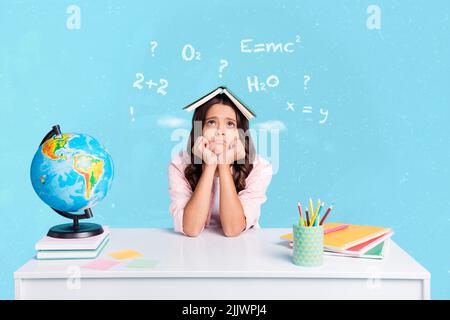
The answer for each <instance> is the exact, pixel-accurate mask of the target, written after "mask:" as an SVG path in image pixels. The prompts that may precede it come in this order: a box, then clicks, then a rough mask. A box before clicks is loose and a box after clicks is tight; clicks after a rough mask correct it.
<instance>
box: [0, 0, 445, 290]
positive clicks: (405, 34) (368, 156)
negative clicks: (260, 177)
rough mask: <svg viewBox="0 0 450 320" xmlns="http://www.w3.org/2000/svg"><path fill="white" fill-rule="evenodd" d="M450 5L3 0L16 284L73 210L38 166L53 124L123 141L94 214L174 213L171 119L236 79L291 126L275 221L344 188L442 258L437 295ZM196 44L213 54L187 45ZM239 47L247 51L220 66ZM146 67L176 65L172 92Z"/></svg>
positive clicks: (265, 214)
mask: <svg viewBox="0 0 450 320" xmlns="http://www.w3.org/2000/svg"><path fill="white" fill-rule="evenodd" d="M70 4H75V5H77V6H79V8H80V9H81V28H80V29H75V30H70V29H68V28H67V26H66V21H67V19H68V17H69V16H70V15H71V14H69V13H67V12H66V10H67V7H68V6H69V5H70ZM371 4H376V5H379V7H380V8H381V29H380V30H370V29H368V28H367V26H366V21H367V19H368V17H369V14H367V12H366V10H367V7H368V6H369V5H371ZM449 9H450V2H449V1H433V2H432V3H431V2H429V1H414V2H411V1H380V0H377V1H340V2H339V4H337V3H334V2H331V1H296V2H295V3H294V2H293V1H285V2H284V3H282V2H280V3H277V4H275V3H273V1H270V2H269V1H267V2H264V1H247V2H243V1H230V0H229V1H226V2H225V1H224V2H219V1H204V2H199V1H189V2H182V1H177V2H175V1H163V2H161V1H159V2H156V1H154V2H149V1H95V2H94V1H76V2H69V1H8V0H1V2H0V42H1V44H0V107H1V110H0V117H1V120H2V121H1V125H0V137H1V138H0V152H1V154H0V156H1V159H0V168H1V170H2V172H1V179H0V214H1V216H0V226H1V229H0V230H1V231H0V261H1V263H0V298H3V299H10V298H13V297H14V294H13V292H14V290H13V272H14V271H15V270H16V269H17V268H19V267H20V266H21V265H22V264H23V263H25V262H26V261H27V260H28V259H29V258H31V257H32V256H33V255H34V244H35V242H36V241H37V240H38V239H40V238H41V237H42V236H43V235H44V234H45V233H46V232H47V230H48V229H49V227H50V226H52V225H55V224H59V223H64V222H66V221H64V219H63V218H62V217H59V216H58V215H56V214H54V213H52V211H51V210H50V209H49V208H48V207H46V205H45V204H44V203H43V202H41V201H40V200H39V198H38V197H37V195H36V194H35V193H34V191H33V189H32V186H31V182H30V178H29V168H30V164H31V160H32V158H33V155H34V153H35V151H36V150H37V147H38V145H39V142H40V140H41V139H42V137H43V136H44V135H45V134H46V133H47V131H48V130H50V128H51V126H52V125H54V124H60V125H61V128H62V130H63V131H64V132H68V133H69V132H84V133H86V134H90V135H92V136H93V137H95V138H97V139H98V140H99V141H100V142H101V143H102V144H103V145H104V146H105V147H107V149H108V150H109V152H110V153H111V155H112V157H113V160H114V164H115V181H114V182H113V186H112V189H111V191H110V193H109V195H108V196H107V198H106V199H105V200H104V201H103V202H101V203H100V204H98V205H97V206H96V207H95V208H94V209H93V212H94V219H93V222H97V223H101V224H107V225H109V226H111V227H171V226H172V220H171V217H170V215H169V212H168V205H169V197H168V191H167V164H168V162H169V160H170V157H171V152H172V150H173V148H174V146H176V145H177V144H179V143H180V141H174V139H172V138H171V135H172V133H173V132H174V131H175V130H176V129H177V128H182V129H183V130H189V129H190V127H189V121H190V118H191V116H192V114H190V113H187V112H185V111H182V110H181V108H182V107H183V106H185V105H186V104H188V103H190V102H191V101H193V100H195V99H196V98H198V97H199V96H201V95H203V94H205V93H206V92H208V91H210V90H211V89H212V88H214V87H215V86H217V85H219V84H222V83H224V84H226V85H228V86H229V87H230V88H231V89H232V90H233V91H234V92H235V93H236V94H238V96H240V97H241V98H242V99H243V100H244V101H245V102H246V103H247V104H248V105H249V106H250V107H251V108H252V109H253V110H254V111H255V113H256V114H257V118H255V119H254V120H252V122H251V126H252V127H254V128H257V127H258V126H261V125H264V124H265V123H266V124H267V123H268V122H269V121H279V122H278V124H282V126H283V127H284V129H283V130H282V131H281V132H280V136H279V137H280V141H279V145H280V150H279V167H278V170H277V172H276V174H275V175H274V176H273V180H272V183H271V185H270V188H269V191H268V200H267V203H266V204H265V205H264V207H263V211H262V216H261V220H260V223H261V225H262V227H290V226H291V224H292V222H293V221H295V220H297V211H296V202H297V201H298V200H300V201H303V202H306V200H307V199H308V198H309V197H312V198H313V199H317V198H319V197H320V198H321V199H322V200H323V201H324V202H326V203H327V202H328V203H330V202H334V203H335V209H334V210H333V212H332V213H333V219H334V220H340V221H345V222H350V223H359V224H373V225H383V226H390V227H392V228H393V229H394V231H395V235H394V238H393V239H394V240H395V241H396V242H397V243H398V244H399V245H400V246H401V247H403V248H404V249H405V250H406V251H408V252H409V253H410V254H411V255H412V256H413V257H414V258H415V259H416V260H417V261H419V262H420V263H421V264H422V265H423V266H424V267H425V268H427V269H428V270H429V271H430V272H431V275H432V279H431V290H432V298H441V299H442V298H447V299H448V298H450V255H449V250H448V246H449V244H450V241H449V240H450V236H449V231H450V230H449V224H450V218H449V214H448V208H449V207H450V197H449V191H450V172H449V166H448V164H449V162H450V140H449V133H450V129H449V124H448V119H449V115H450V90H449V88H450V86H449V85H450V20H449V12H450V10H449ZM297 35H300V36H301V42H300V43H296V45H295V46H294V47H295V50H294V52H293V53H287V52H285V53H279V52H277V53H274V52H262V53H243V52H241V49H240V43H241V40H243V39H254V42H253V43H268V42H275V43H288V42H294V43H295V40H296V37H297ZM151 41H157V42H158V46H157V47H156V48H155V49H154V51H153V53H154V56H152V52H151V46H150V42H151ZM186 44H191V45H192V46H193V47H194V48H195V49H196V50H197V51H199V52H200V53H201V56H200V60H195V59H194V60H192V61H185V60H183V59H182V57H181V51H182V48H183V47H184V46H185V45H186ZM221 59H226V60H227V61H228V63H229V65H228V66H227V67H226V68H224V70H223V77H222V78H219V67H220V60H221ZM136 73H143V74H144V76H145V79H146V80H149V79H152V80H154V81H155V82H157V81H159V79H166V80H167V81H168V82H169V86H168V87H167V94H166V95H162V94H158V93H157V92H156V89H155V87H153V88H152V89H148V88H143V89H142V90H138V89H137V88H134V87H133V83H134V82H135V81H136V79H137V78H136ZM270 75H276V76H277V77H278V78H279V80H280V82H279V84H278V86H276V87H273V88H267V90H265V91H258V92H255V91H253V92H249V90H248V87H247V77H253V76H257V77H258V79H260V80H261V81H263V80H264V79H266V78H267V77H268V76H270ZM304 75H309V76H310V77H311V79H310V81H309V82H308V83H307V89H305V88H304ZM288 102H290V103H294V109H295V111H292V110H288V108H287V106H288V105H287V103H288ZM303 106H311V107H312V108H313V109H312V110H313V112H312V113H311V114H307V113H304V112H302V110H303ZM130 107H132V108H133V109H130ZM320 108H323V110H328V118H327V120H326V122H325V123H323V124H320V123H319V121H320V120H322V118H323V116H322V115H321V114H320V112H319V110H320ZM131 110H133V112H131ZM167 118H177V119H179V120H178V122H179V123H180V125H178V126H177V127H176V128H174V127H170V126H168V125H164V121H162V119H167ZM133 120H134V121H133ZM183 121H184V122H183ZM272 123H273V122H272ZM269 155H270V154H269ZM269 160H270V159H269Z"/></svg>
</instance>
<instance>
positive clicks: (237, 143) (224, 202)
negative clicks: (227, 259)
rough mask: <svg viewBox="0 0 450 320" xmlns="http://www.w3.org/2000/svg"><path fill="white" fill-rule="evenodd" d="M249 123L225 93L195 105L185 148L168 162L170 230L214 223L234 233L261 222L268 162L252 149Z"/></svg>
mask: <svg viewBox="0 0 450 320" xmlns="http://www.w3.org/2000/svg"><path fill="white" fill-rule="evenodd" d="M198 124H200V130H195V129H196V128H198ZM196 126H197V127H196ZM248 129H249V121H248V120H247V118H245V116H244V115H243V114H242V113H241V111H240V110H239V109H238V108H237V107H236V106H235V105H234V104H233V102H232V101H231V100H230V99H229V98H228V97H227V96H226V95H224V94H219V95H217V96H216V97H215V98H213V99H211V100H209V101H207V102H205V103H204V104H203V105H202V106H200V107H198V108H196V109H195V112H194V115H193V117H192V130H191V133H190V137H189V141H188V148H187V151H183V152H180V153H179V154H178V155H176V156H175V157H174V158H173V159H172V161H170V163H169V168H168V175H169V194H170V206H169V210H170V213H171V215H172V217H173V221H174V229H175V231H177V232H181V233H183V234H185V235H187V236H191V237H195V236H197V235H199V234H200V233H201V232H202V231H203V229H204V228H205V226H206V227H213V226H216V227H221V228H222V230H223V233H224V234H225V236H228V237H233V236H237V235H239V234H240V233H241V232H243V231H245V230H248V229H250V228H251V227H256V228H260V225H259V222H258V221H259V216H260V208H261V205H262V204H263V203H264V202H265V201H266V190H267V187H268V185H269V183H270V180H271V178H272V166H271V164H270V163H269V162H268V161H267V160H265V159H264V158H262V157H260V156H258V155H255V151H254V150H255V149H254V145H253V142H252V139H251V137H250V134H249V132H248ZM197 131H198V132H197Z"/></svg>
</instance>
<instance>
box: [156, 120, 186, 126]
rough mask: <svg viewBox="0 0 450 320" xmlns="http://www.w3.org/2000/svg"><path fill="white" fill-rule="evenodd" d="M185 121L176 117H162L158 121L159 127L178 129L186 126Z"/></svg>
mask: <svg viewBox="0 0 450 320" xmlns="http://www.w3.org/2000/svg"><path fill="white" fill-rule="evenodd" d="M186 124H187V122H186V120H185V119H181V118H175V117H162V118H159V119H158V126H160V127H166V128H178V127H184V126H186Z"/></svg>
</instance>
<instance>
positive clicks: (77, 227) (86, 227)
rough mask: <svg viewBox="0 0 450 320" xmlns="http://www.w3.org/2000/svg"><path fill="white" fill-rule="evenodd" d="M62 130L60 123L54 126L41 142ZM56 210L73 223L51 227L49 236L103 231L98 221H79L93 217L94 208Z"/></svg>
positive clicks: (76, 236)
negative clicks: (78, 210)
mask: <svg viewBox="0 0 450 320" xmlns="http://www.w3.org/2000/svg"><path fill="white" fill-rule="evenodd" d="M60 134H61V130H60V128H59V125H55V126H53V127H52V130H50V131H49V132H48V133H47V134H46V135H45V137H44V139H43V140H42V142H41V144H40V145H42V144H44V143H45V141H47V140H48V139H50V138H51V137H53V136H54V135H60ZM52 209H53V210H54V211H55V212H57V213H58V214H60V215H61V216H63V217H65V218H69V219H72V220H73V223H65V224H60V225H57V226H54V227H52V228H50V230H49V231H48V233H47V236H49V237H52V238H62V239H79V238H87V237H93V236H97V235H99V234H102V233H103V231H104V230H103V228H102V226H101V225H99V224H96V223H87V222H86V223H79V222H78V220H80V219H89V218H92V217H93V214H92V210H91V209H90V208H87V209H85V210H84V214H81V215H80V214H72V213H69V212H65V211H61V210H57V209H55V208H52Z"/></svg>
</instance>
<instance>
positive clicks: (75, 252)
mask: <svg viewBox="0 0 450 320" xmlns="http://www.w3.org/2000/svg"><path fill="white" fill-rule="evenodd" d="M103 230H104V231H103V233H102V234H99V235H97V236H93V237H88V238H79V239H60V238H52V237H49V236H45V237H43V238H42V239H41V240H39V241H38V242H37V243H36V245H35V249H36V250H37V254H36V259H38V260H57V259H95V258H96V257H97V256H98V255H99V254H100V253H101V252H102V250H103V248H105V246H106V244H107V243H108V241H109V234H110V231H109V228H108V227H107V226H104V227H103Z"/></svg>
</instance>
